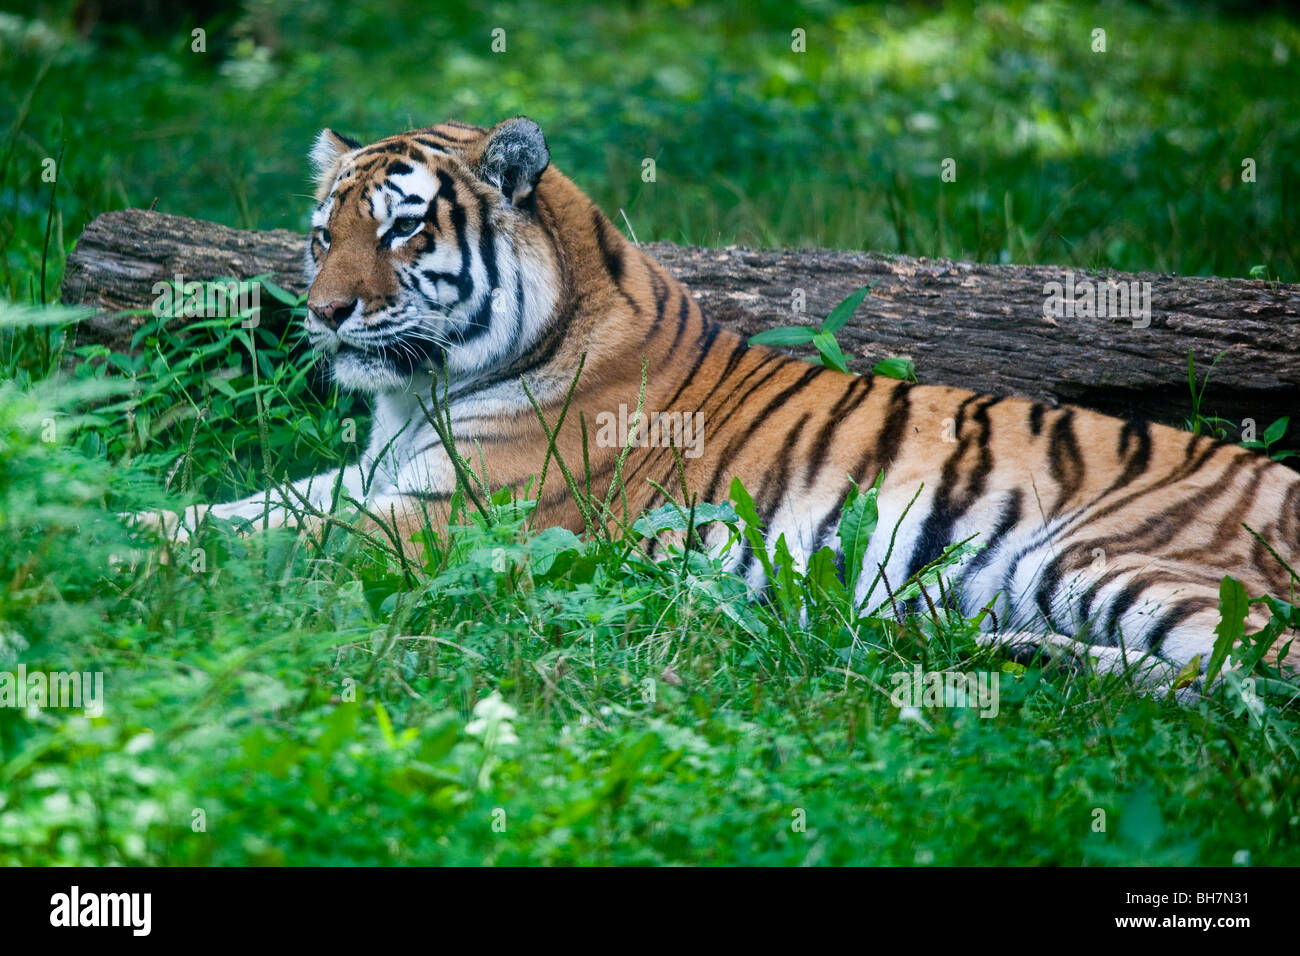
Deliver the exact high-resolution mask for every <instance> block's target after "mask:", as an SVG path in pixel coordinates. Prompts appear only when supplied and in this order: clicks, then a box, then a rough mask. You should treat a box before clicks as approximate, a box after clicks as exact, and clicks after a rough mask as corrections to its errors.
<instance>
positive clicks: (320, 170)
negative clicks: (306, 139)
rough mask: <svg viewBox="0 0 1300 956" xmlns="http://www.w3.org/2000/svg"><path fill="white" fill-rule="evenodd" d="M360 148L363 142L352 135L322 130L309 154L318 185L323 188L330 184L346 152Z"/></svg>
mask: <svg viewBox="0 0 1300 956" xmlns="http://www.w3.org/2000/svg"><path fill="white" fill-rule="evenodd" d="M360 148H361V144H360V143H358V142H357V141H356V140H355V139H353V138H352V137H350V136H343V135H340V134H339V133H336V132H334V130H332V129H328V128H327V129H323V130H321V131H320V135H319V136H317V137H316V142H314V143H313V144H312V147H311V152H310V153H308V154H307V155H308V158H309V159H310V160H311V165H312V170H313V172H314V173H315V174H316V185H317V187H319V188H322V189H323V188H325V187H327V186H328V185H329V182H330V180H332V179H333V178H334V173H335V172H336V171H337V169H338V164H339V160H340V159H342V158H343V154H344V153H348V152H351V151H352V150H354V149H360Z"/></svg>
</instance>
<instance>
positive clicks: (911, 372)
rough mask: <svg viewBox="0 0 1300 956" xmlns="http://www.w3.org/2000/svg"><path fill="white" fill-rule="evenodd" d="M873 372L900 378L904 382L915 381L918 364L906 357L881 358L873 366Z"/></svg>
mask: <svg viewBox="0 0 1300 956" xmlns="http://www.w3.org/2000/svg"><path fill="white" fill-rule="evenodd" d="M871 374H872V375H882V376H884V377H885V378H898V379H902V380H903V381H904V382H915V381H916V364H915V363H914V362H913V361H912V360H911V359H906V358H887V359H881V360H880V361H879V362H877V363H876V364H875V365H873V366H872V367H871Z"/></svg>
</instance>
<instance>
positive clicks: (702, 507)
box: [632, 501, 739, 537]
mask: <svg viewBox="0 0 1300 956" xmlns="http://www.w3.org/2000/svg"><path fill="white" fill-rule="evenodd" d="M690 515H691V511H690V509H689V508H687V507H685V506H683V505H679V504H676V503H675V502H669V503H668V504H666V505H661V506H659V507H658V508H655V509H654V510H653V511H648V512H646V513H645V514H644V515H642V516H641V517H640V518H638V519H637V520H636V523H635V524H633V525H632V530H633V531H634V532H635V533H637V534H641V535H646V536H647V537H648V536H650V535H652V534H658V533H659V532H660V531H685V530H686V522H687V520H688V519H689V518H690ZM738 517H739V516H738V515H737V514H736V509H735V508H733V507H732V506H731V504H730V503H729V502H726V501H724V502H723V503H722V504H720V505H714V504H709V503H707V502H705V503H704V504H697V505H696V506H695V527H697V528H699V527H703V526H704V525H706V524H710V523H712V522H714V521H722V522H725V523H727V524H734V523H735V522H736V521H737V519H738Z"/></svg>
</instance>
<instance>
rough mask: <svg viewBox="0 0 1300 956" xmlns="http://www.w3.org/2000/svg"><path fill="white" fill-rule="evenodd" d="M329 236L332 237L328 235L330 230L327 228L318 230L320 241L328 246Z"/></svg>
mask: <svg viewBox="0 0 1300 956" xmlns="http://www.w3.org/2000/svg"><path fill="white" fill-rule="evenodd" d="M331 238H333V237H332V236H331V235H330V231H329V230H328V229H322V230H321V231H320V241H321V242H323V243H325V245H327V246H328V245H329V244H330V239H331Z"/></svg>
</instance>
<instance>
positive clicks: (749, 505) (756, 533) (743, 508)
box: [729, 478, 774, 581]
mask: <svg viewBox="0 0 1300 956" xmlns="http://www.w3.org/2000/svg"><path fill="white" fill-rule="evenodd" d="M729 497H730V498H731V500H732V501H733V502H734V503H735V506H736V515H737V517H739V518H740V520H741V521H743V522H744V524H745V527H744V535H745V540H746V541H747V542H748V543H749V546H750V547H751V548H753V549H754V554H755V555H756V556H757V557H758V560H759V563H761V564H762V565H763V573H764V574H766V575H767V579H768V580H769V581H771V580H772V577H773V574H774V571H773V568H772V559H771V557H769V556H768V553H767V545H766V543H765V542H764V541H763V522H762V520H761V519H760V518H759V517H758V509H757V508H755V507H754V499H753V498H751V497H750V496H749V492H748V491H747V490H746V488H745V486H744V485H743V484H742V483H741V481H740V479H739V478H732V479H731V488H730V492H729Z"/></svg>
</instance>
